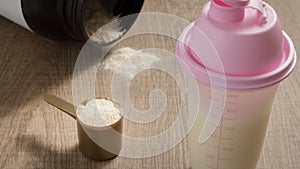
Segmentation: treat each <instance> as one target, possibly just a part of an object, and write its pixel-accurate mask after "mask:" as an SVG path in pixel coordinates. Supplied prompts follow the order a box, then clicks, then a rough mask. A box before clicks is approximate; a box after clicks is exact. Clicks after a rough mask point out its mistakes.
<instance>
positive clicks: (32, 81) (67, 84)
mask: <svg viewBox="0 0 300 169" xmlns="http://www.w3.org/2000/svg"><path fill="white" fill-rule="evenodd" d="M205 2H206V0H198V1H182V0H168V1H166V0H146V1H145V5H144V8H143V11H144V12H146V11H151V12H165V13H170V14H174V15H177V16H179V17H182V18H185V19H187V20H190V21H192V20H194V18H195V17H196V16H197V13H198V11H199V10H200V9H201V8H202V6H203V4H204V3H205ZM267 2H268V3H269V4H271V5H272V6H273V7H274V8H275V9H276V11H277V13H278V16H279V18H280V20H281V23H282V26H283V28H284V30H285V31H286V32H287V33H288V34H289V35H290V36H291V38H292V40H293V41H294V42H295V46H296V49H297V50H298V51H300V36H299V35H300V10H299V7H300V1H298V0H289V1H282V0H267ZM0 39H1V41H0V51H1V52H0V87H1V89H0V96H1V97H0V152H1V153H0V168H4V169H15V168H40V169H42V168H49V169H50V168H51V169H52V168H70V169H72V168H74V169H75V168H76V169H77V168H82V169H86V168H91V169H92V168H103V169H117V168H124V169H141V168H144V169H146V168H149V169H154V168H155V169H159V168H161V169H188V168H190V163H189V160H188V149H187V144H186V141H185V140H184V141H183V142H182V143H180V144H179V145H177V146H176V147H175V148H173V149H171V150H170V151H168V152H166V153H164V154H161V155H159V156H155V157H151V158H144V159H129V158H123V157H118V158H116V159H114V160H112V161H106V162H96V161H92V160H89V159H87V158H85V157H84V156H83V155H82V154H81V153H80V151H79V150H78V148H77V132H76V123H75V121H74V120H73V119H72V118H70V117H69V116H67V115H65V114H64V113H62V112H60V111H59V110H57V109H55V108H54V107H51V106H49V105H48V104H46V103H45V102H43V98H42V96H43V95H44V94H45V93H51V94H55V95H57V96H59V97H61V98H64V99H66V100H68V101H72V92H71V90H72V86H71V80H72V72H73V68H74V64H75V62H76V58H77V56H78V53H79V51H80V49H81V46H82V44H80V43H76V42H54V41H50V40H46V39H44V38H42V37H40V36H38V35H35V34H33V33H31V32H29V31H26V30H25V29H23V28H21V27H19V26H17V25H15V24H14V23H11V22H9V21H8V20H6V19H4V18H2V17H0ZM124 45H127V46H131V47H133V48H137V49H141V48H149V47H159V48H163V49H166V50H169V51H174V49H175V40H174V39H168V38H166V37H163V36H158V35H143V36H137V37H133V38H131V39H128V41H126V42H123V43H121V44H119V45H118V46H117V47H121V46H124ZM106 78H108V79H109V77H106ZM99 81H100V80H99ZM102 82H104V83H106V81H103V79H102ZM141 84H143V85H142V86H144V87H145V88H140V89H138V90H135V89H136V88H137V87H138V86H141ZM107 85H108V84H105V85H101V82H99V84H98V85H97V86H99V89H98V91H97V92H99V94H101V95H109V90H108V89H106V88H103V86H107ZM101 86H102V88H101ZM154 87H158V88H161V89H162V90H164V91H165V92H166V93H167V98H168V100H169V101H170V103H169V104H168V106H167V109H166V112H168V113H170V114H171V115H170V116H162V118H161V119H159V121H155V122H153V123H151V124H149V125H138V124H134V123H131V122H126V125H125V130H126V131H127V133H126V134H128V135H130V136H139V137H146V136H151V135H155V134H157V133H160V132H162V131H164V130H165V129H166V128H168V126H169V125H171V124H172V122H173V120H174V117H176V112H177V110H178V97H179V93H178V88H177V86H176V84H175V83H174V81H173V80H172V78H170V77H168V75H166V74H164V73H158V72H147V73H144V74H141V75H140V78H139V79H137V80H136V81H135V82H134V83H133V84H132V88H131V98H132V100H134V101H133V102H134V104H135V106H136V107H137V108H139V109H141V110H143V109H147V108H149V103H148V101H147V98H148V95H149V91H151V89H153V88H154ZM299 88H300V68H299V65H297V68H296V70H295V71H294V73H293V74H292V75H291V76H290V77H289V78H288V79H287V80H285V81H284V82H283V83H282V85H281V87H280V89H279V91H278V94H277V97H276V99H275V103H274V106H273V112H272V114H271V117H270V124H269V127H268V131H267V134H266V140H265V146H264V148H263V152H262V155H261V158H260V161H259V164H258V167H257V168H258V169H298V168H300V153H299V152H300V134H299V130H300V123H299V121H300V112H299V106H300V91H299ZM145 90H146V92H140V91H145ZM174 105H175V106H174ZM176 105H177V106H176ZM180 132H181V131H178V133H180ZM162 146H163V145H162Z"/></svg>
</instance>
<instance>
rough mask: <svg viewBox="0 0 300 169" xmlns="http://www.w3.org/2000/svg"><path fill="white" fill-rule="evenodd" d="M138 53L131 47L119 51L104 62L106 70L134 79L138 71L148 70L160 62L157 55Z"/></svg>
mask: <svg viewBox="0 0 300 169" xmlns="http://www.w3.org/2000/svg"><path fill="white" fill-rule="evenodd" d="M136 52H137V51H136V50H134V49H132V48H129V47H124V48H120V49H117V50H116V51H114V52H112V53H111V54H110V55H109V56H108V57H107V58H106V59H105V60H104V69H105V70H109V71H111V72H117V73H119V74H121V75H124V76H127V77H128V78H133V77H134V75H135V73H136V72H137V71H138V70H141V69H142V68H147V67H149V66H151V65H152V64H153V63H155V62H157V61H159V60H160V59H159V58H158V57H157V56H155V55H152V54H149V53H146V52H140V51H139V52H138V53H136Z"/></svg>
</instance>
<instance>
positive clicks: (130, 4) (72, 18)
mask: <svg viewBox="0 0 300 169" xmlns="http://www.w3.org/2000/svg"><path fill="white" fill-rule="evenodd" d="M143 3H144V0H127V1H126V0H7V1H3V2H1V4H0V15H2V16H4V17H6V18H8V19H9V20H12V21H14V22H15V23H17V24H19V25H21V26H23V27H25V28H27V29H29V30H31V31H33V32H35V33H37V34H39V35H42V36H44V37H46V38H49V39H55V40H64V39H73V40H79V41H86V40H87V39H88V38H89V35H88V33H87V31H86V28H85V23H86V19H88V17H86V16H85V15H86V10H87V9H86V7H87V6H95V7H96V8H95V9H96V10H94V11H89V13H91V12H92V13H93V12H94V13H95V12H101V15H105V16H102V17H105V18H106V19H105V21H104V22H103V23H101V24H102V26H103V25H104V24H106V23H108V22H109V21H112V20H114V19H116V18H119V17H122V16H126V15H130V14H134V13H139V12H140V11H141V8H142V6H143ZM88 4H89V5H88ZM97 6H98V7H99V8H97ZM97 10H98V11H97ZM99 10H105V12H103V11H99ZM133 22H134V21H132V23H121V25H122V27H123V29H129V27H130V26H131V25H132V24H133ZM99 26H100V25H99Z"/></svg>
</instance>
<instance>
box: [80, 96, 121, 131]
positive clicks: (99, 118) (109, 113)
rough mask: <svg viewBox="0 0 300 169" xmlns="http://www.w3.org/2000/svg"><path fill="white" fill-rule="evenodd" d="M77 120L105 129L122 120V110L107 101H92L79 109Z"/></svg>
mask: <svg viewBox="0 0 300 169" xmlns="http://www.w3.org/2000/svg"><path fill="white" fill-rule="evenodd" d="M77 118H79V119H80V121H82V122H83V123H84V124H86V125H90V126H94V127H104V126H109V125H111V124H114V123H116V122H117V121H119V120H120V119H121V114H120V109H119V108H117V107H116V106H115V104H114V103H113V102H112V101H110V100H107V99H92V100H90V101H89V102H87V104H86V105H80V106H78V107H77Z"/></svg>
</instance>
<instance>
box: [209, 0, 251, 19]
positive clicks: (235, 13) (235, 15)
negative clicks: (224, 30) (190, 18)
mask: <svg viewBox="0 0 300 169" xmlns="http://www.w3.org/2000/svg"><path fill="white" fill-rule="evenodd" d="M209 16H210V17H211V18H212V19H214V20H215V21H217V22H221V23H235V22H239V21H241V20H243V18H244V17H245V8H235V7H232V6H230V5H228V4H226V3H224V2H223V1H221V0H212V1H211V4H210V9H209Z"/></svg>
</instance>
